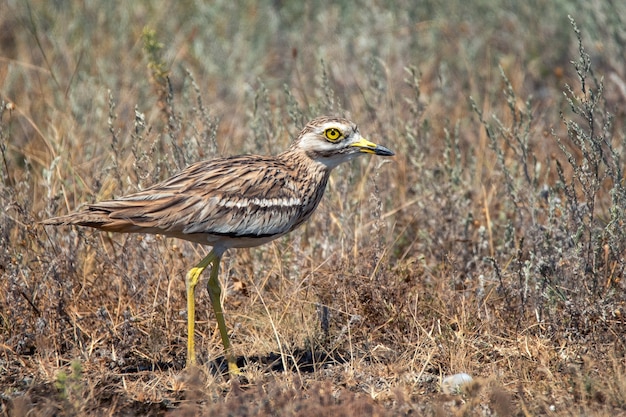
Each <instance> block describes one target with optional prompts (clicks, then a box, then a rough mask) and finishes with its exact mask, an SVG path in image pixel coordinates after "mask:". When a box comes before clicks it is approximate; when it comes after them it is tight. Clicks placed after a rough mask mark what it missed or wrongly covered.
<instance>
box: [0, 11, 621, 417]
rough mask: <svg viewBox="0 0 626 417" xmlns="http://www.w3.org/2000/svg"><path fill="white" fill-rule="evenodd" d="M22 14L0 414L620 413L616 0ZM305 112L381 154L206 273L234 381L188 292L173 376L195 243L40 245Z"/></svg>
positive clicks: (254, 148)
mask: <svg viewBox="0 0 626 417" xmlns="http://www.w3.org/2000/svg"><path fill="white" fill-rule="evenodd" d="M39 3H41V2H38V3H37V4H35V3H31V2H5V3H4V4H2V5H0V28H1V29H0V101H1V104H2V108H1V109H0V156H1V159H0V207H1V210H0V274H1V278H0V293H1V294H2V296H1V297H0V329H1V330H0V335H1V336H0V386H1V387H2V391H1V392H0V413H1V414H2V415H15V416H22V415H69V416H73V415H85V414H90V415H136V414H139V415H162V414H167V413H171V414H175V415H194V414H202V415H232V416H248V415H258V416H263V415H277V416H288V415H316V416H317V415H328V416H331V415H332V416H342V415H345V416H349V415H372V416H387V415H389V416H392V415H393V416H397V415H423V414H425V415H434V416H445V415H499V416H504V415H520V416H522V415H523V416H527V415H598V416H612V415H618V414H620V413H625V412H626V346H625V344H626V343H625V338H624V334H626V323H625V320H626V319H625V317H624V315H625V314H626V291H625V290H626V283H625V282H624V274H625V267H626V264H625V262H624V253H625V251H626V228H625V227H624V222H625V220H626V219H625V216H624V209H623V208H624V207H625V206H626V188H624V173H623V159H624V153H625V152H626V149H625V148H624V146H625V144H626V141H625V139H626V134H625V131H626V126H625V124H624V120H625V114H624V108H626V106H625V103H626V73H625V72H624V71H625V70H624V67H623V57H624V56H626V51H625V48H624V46H625V45H626V39H625V37H624V36H625V35H624V33H623V28H624V27H626V24H625V23H626V22H624V21H623V19H624V16H626V8H625V6H623V5H621V3H619V2H611V1H606V2H583V1H580V2H577V1H574V2H566V1H562V2H559V1H556V2H548V3H549V4H546V3H545V2H537V1H530V2H511V4H509V3H508V2H494V1H493V0H491V1H488V0H479V1H476V2H464V1H458V2H444V3H446V4H440V3H441V2H428V1H427V2H419V6H416V5H414V4H413V3H414V2H409V1H407V2H403V1H400V2H395V4H394V5H393V6H384V5H383V4H385V3H384V2H375V1H366V2H339V3H335V4H333V5H325V4H323V3H311V2H303V3H307V4H306V5H304V4H301V3H300V2H268V1H262V2H258V3H257V2H243V3H244V5H241V6H234V5H233V3H231V2H222V1H216V2H208V3H209V4H198V3H191V2H179V3H175V4H168V3H161V2H149V3H147V4H144V3H143V2H142V3H141V4H140V3H139V2H137V3H132V4H130V5H127V6H124V7H121V6H119V7H118V6H115V5H114V3H111V4H109V3H102V2H95V3H92V2H71V1H68V2H47V3H41V4H39ZM467 3H471V4H467ZM568 13H569V14H572V19H569V18H568ZM574 13H575V14H574ZM321 114H334V115H342V116H349V118H350V119H352V120H354V121H356V122H357V123H359V126H360V130H361V132H362V133H363V134H364V136H366V137H368V138H370V139H372V140H374V141H376V142H379V143H384V144H385V145H386V146H388V147H389V148H391V149H393V150H394V151H395V152H396V157H394V159H393V160H391V161H385V162H381V161H380V160H376V159H363V160H359V161H358V162H353V163H351V164H347V165H346V166H341V167H339V168H338V169H337V170H336V171H335V172H334V173H333V175H332V178H331V183H330V184H329V187H328V190H327V193H326V196H325V197H324V200H323V201H322V204H321V207H320V208H319V209H318V211H317V212H316V213H315V214H314V216H313V218H312V219H311V221H310V222H309V223H308V224H307V225H306V226H304V227H302V228H301V229H299V230H298V231H296V232H294V233H292V234H290V235H288V236H286V237H284V238H281V239H280V240H278V241H276V242H274V243H272V244H268V245H266V246H263V247H260V248H256V249H251V250H240V251H234V250H233V251H230V252H228V253H227V254H226V256H225V258H224V260H223V262H222V278H224V281H223V286H224V288H225V291H224V293H225V297H224V300H223V301H224V309H225V312H226V317H227V323H228V325H229V327H230V329H231V333H232V341H233V345H234V349H235V351H236V353H237V355H238V360H239V362H240V364H241V365H245V370H246V372H245V378H243V379H241V380H229V379H228V378H227V377H225V376H224V375H223V374H222V373H221V370H222V369H223V366H224V364H223V363H222V362H223V357H222V354H223V352H222V346H221V343H220V339H219V335H218V334H217V331H216V330H217V328H216V325H215V321H214V319H213V317H212V316H211V313H210V312H211V308H210V302H209V300H208V296H207V294H206V292H203V291H199V294H198V299H197V307H196V311H197V319H198V325H197V334H196V341H197V347H196V349H197V351H198V355H199V359H200V363H201V364H202V367H201V368H200V369H199V370H196V371H189V370H185V369H184V363H185V351H186V343H185V341H186V312H185V306H186V303H185V288H184V274H185V272H186V270H187V269H188V268H189V267H190V266H191V265H193V264H194V263H195V262H197V261H198V260H199V259H201V258H202V257H203V256H204V255H205V254H206V253H207V250H208V249H207V248H204V247H200V246H196V245H192V244H190V243H186V242H182V241H177V240H169V239H164V238H160V237H158V236H156V237H155V236H147V235H118V234H108V233H101V232H97V231H93V230H88V229H84V228H69V227H68V228H50V227H42V226H41V225H39V224H38V221H40V220H42V219H44V218H47V217H52V216H55V215H60V214H65V213H67V212H69V211H72V210H74V209H75V208H76V207H78V206H79V205H80V204H81V203H84V202H90V201H95V200H99V199H103V198H109V197H112V196H119V195H122V194H127V193H130V192H133V191H136V190H138V189H141V188H144V187H146V186H148V185H150V184H152V183H154V182H156V181H158V180H161V179H163V178H165V177H167V176H169V175H171V174H173V173H175V172H176V171H178V170H179V169H181V168H182V167H184V166H185V165H187V164H189V163H191V162H193V161H196V160H199V159H203V158H210V157H212V156H214V155H226V154H228V155H232V154H239V153H274V154H275V153H278V152H280V151H281V150H283V149H284V148H285V147H286V146H287V145H288V143H289V141H290V139H291V138H293V137H294V135H295V134H297V132H298V129H299V128H301V127H302V126H303V125H304V123H305V122H306V121H307V120H309V119H311V118H312V117H314V116H317V115H321ZM205 279H206V277H205ZM461 372H465V373H467V374H469V375H471V376H472V377H473V378H474V380H473V382H471V383H469V384H467V385H464V386H463V387H461V388H460V389H459V390H456V391H455V390H452V391H451V392H446V393H444V392H442V390H441V387H440V382H441V380H442V378H444V377H445V376H448V375H452V374H456V373H461Z"/></svg>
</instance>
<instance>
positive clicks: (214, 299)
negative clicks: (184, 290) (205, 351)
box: [205, 256, 241, 375]
mask: <svg viewBox="0 0 626 417" xmlns="http://www.w3.org/2000/svg"><path fill="white" fill-rule="evenodd" d="M205 259H206V258H205ZM219 267H220V258H219V257H218V256H215V257H213V259H212V260H211V276H210V277H209V283H208V285H207V287H208V290H209V297H210V298H211V305H212V306H213V311H214V312H215V318H216V319H217V327H218V328H219V330H220V336H221V338H222V343H223V344H224V350H225V352H226V360H227V361H228V373H229V374H231V375H240V374H241V371H240V370H239V367H238V366H237V360H236V358H235V355H234V354H233V351H232V348H231V346H230V339H229V338H228V330H227V329H226V322H225V321H224V313H223V311H222V302H221V300H220V295H221V292H222V289H221V288H220V283H219V281H218V279H217V274H218V271H219Z"/></svg>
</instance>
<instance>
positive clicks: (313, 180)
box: [43, 117, 393, 373]
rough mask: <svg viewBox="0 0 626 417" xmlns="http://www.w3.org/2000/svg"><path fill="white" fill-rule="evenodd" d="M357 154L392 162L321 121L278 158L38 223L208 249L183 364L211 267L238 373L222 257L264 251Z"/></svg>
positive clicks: (202, 166)
mask: <svg viewBox="0 0 626 417" xmlns="http://www.w3.org/2000/svg"><path fill="white" fill-rule="evenodd" d="M363 153H370V154H376V155H383V156H391V155H393V152H391V151H390V150H389V149H387V148H384V147H382V146H379V145H376V144H374V143H372V142H369V141H367V140H365V139H364V138H362V137H361V135H360V133H359V131H358V129H357V127H356V125H355V124H354V123H352V122H350V121H348V120H346V119H342V118H334V117H320V118H317V119H314V120H313V121H311V122H309V123H308V124H307V125H306V127H305V128H304V129H303V130H302V131H301V132H300V134H299V136H298V138H297V139H296V140H295V141H294V142H293V143H292V145H291V146H290V147H289V149H288V150H287V151H285V152H283V153H281V154H279V155H277V156H258V155H243V156H233V157H227V158H217V159H213V160H208V161H202V162H198V163H195V164H193V165H190V166H189V167H187V168H186V169H184V170H183V171H181V172H180V173H178V174H176V175H174V176H173V177H171V178H170V179H168V180H165V181H163V182H161V183H159V184H156V185H154V186H152V187H150V188H147V189H145V190H143V191H140V192H138V193H134V194H131V195H128V196H124V197H120V198H118V199H115V200H108V201H102V202H99V203H95V204H89V205H87V206H86V207H84V208H83V209H82V210H81V211H78V212H76V213H73V214H69V215H66V216H62V217H56V218H52V219H48V220H45V221H44V222H43V223H44V224H47V225H80V226H89V227H95V228H97V229H101V230H106V231H111V232H125V233H155V234H162V235H165V236H169V237H177V238H180V239H185V240H189V241H192V242H198V243H202V244H205V245H210V246H213V250H212V251H211V252H210V253H209V254H208V255H207V256H206V257H205V258H204V259H203V260H202V261H201V262H200V263H199V264H198V265H196V267H194V268H193V269H191V270H190V271H189V273H188V274H187V313H188V332H189V334H188V342H187V343H188V344H187V348H188V351H187V363H188V364H194V363H195V348H194V340H193V336H194V335H193V333H194V315H195V300H194V290H195V286H196V285H197V282H198V279H199V276H200V274H201V273H202V271H204V269H205V268H206V267H207V266H208V265H209V264H210V265H211V276H210V278H209V283H208V287H209V295H210V297H211V303H212V305H213V309H214V311H215V314H216V318H217V321H218V327H219V330H220V335H221V337H222V342H223V344H224V348H225V350H226V353H227V358H228V365H229V371H230V372H233V373H236V372H238V368H237V365H236V363H235V359H234V357H233V355H232V352H231V349H230V342H229V339H228V333H227V330H226V325H225V322H224V318H223V314H222V310H221V304H220V287H219V283H218V280H217V274H218V269H219V262H220V259H221V256H222V255H223V253H224V252H225V251H226V250H227V249H229V248H243V247H252V246H258V245H262V244H264V243H267V242H269V241H271V240H274V239H276V238H278V237H280V236H282V235H284V234H286V233H288V232H290V231H292V230H294V229H295V228H297V227H298V226H300V225H301V224H302V223H304V222H305V221H306V220H307V219H308V218H309V217H310V216H311V214H312V213H313V211H314V210H315V208H316V207H317V205H318V204H319V202H320V200H321V199H322V196H323V194H324V190H325V188H326V183H327V182H328V177H329V175H330V172H331V171H332V169H333V168H334V167H336V166H337V165H339V164H340V163H342V162H345V161H348V160H351V159H354V158H356V157H357V156H359V155H361V154H363Z"/></svg>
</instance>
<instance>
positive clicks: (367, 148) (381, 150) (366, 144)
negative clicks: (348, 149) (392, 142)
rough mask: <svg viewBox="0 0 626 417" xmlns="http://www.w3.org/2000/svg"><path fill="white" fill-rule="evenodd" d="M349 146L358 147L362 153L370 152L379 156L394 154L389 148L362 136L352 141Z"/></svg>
mask: <svg viewBox="0 0 626 417" xmlns="http://www.w3.org/2000/svg"><path fill="white" fill-rule="evenodd" d="M350 146H354V147H355V148H359V152H363V153H372V154H374V155H380V156H393V155H395V154H394V153H393V152H392V151H391V150H390V149H387V148H385V147H384V146H380V145H377V144H375V143H374V142H370V141H369V140H367V139H364V138H361V139H359V141H358V142H354V143H352V144H351V145H350Z"/></svg>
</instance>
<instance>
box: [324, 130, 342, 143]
mask: <svg viewBox="0 0 626 417" xmlns="http://www.w3.org/2000/svg"><path fill="white" fill-rule="evenodd" d="M324 136H326V138H327V139H328V140H330V141H333V142H334V141H336V140H338V139H339V138H340V137H341V132H340V131H339V129H335V128H334V127H331V128H329V129H326V130H325V131H324Z"/></svg>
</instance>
